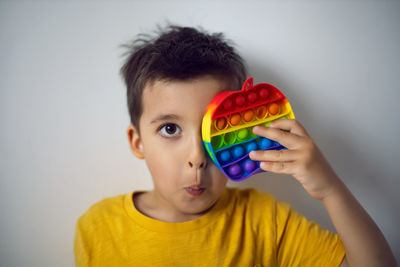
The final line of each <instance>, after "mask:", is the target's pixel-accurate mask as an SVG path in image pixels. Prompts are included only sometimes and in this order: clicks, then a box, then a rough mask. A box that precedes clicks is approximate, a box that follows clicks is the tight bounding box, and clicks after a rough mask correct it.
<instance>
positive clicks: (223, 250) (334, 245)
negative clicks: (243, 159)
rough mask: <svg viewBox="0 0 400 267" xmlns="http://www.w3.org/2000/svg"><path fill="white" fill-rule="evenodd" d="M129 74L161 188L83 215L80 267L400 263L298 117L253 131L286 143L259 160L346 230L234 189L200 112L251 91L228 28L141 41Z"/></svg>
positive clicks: (142, 150)
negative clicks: (209, 151) (231, 93)
mask: <svg viewBox="0 0 400 267" xmlns="http://www.w3.org/2000/svg"><path fill="white" fill-rule="evenodd" d="M121 73H122V75H123V77H124V79H125V83H126V86H127V96H128V107H129V112H130V116H131V125H130V126H129V127H128V129H127V135H128V138H129V143H130V147H131V150H132V152H133V154H134V155H135V156H136V157H137V158H139V159H145V160H146V164H147V166H148V168H149V171H150V173H151V176H152V179H153V183H154V189H153V190H152V191H143V192H138V191H135V192H133V193H130V194H126V195H121V196H117V197H113V198H108V199H105V200H103V201H101V202H99V203H97V204H95V205H93V206H92V207H91V208H90V209H89V210H88V211H87V212H86V213H85V214H84V215H82V216H81V218H80V219H79V220H78V223H77V228H76V237H75V247H74V248H75V257H76V264H77V266H395V265H396V262H395V260H394V257H393V255H392V252H391V251H390V248H389V246H388V244H387V242H386V240H385V239H384V237H383V235H382V233H381V232H380V231H379V229H378V227H377V226H376V225H375V223H374V222H373V221H372V219H371V218H370V217H369V216H368V214H367V213H366V212H365V211H364V209H363V208H362V207H361V205H360V204H358V202H357V201H356V200H355V198H354V197H353V196H352V194H351V193H350V191H349V190H348V189H347V188H346V186H345V185H344V184H343V183H342V182H341V180H340V179H339V178H338V177H337V175H336V174H335V172H334V171H333V170H332V168H331V167H330V165H329V164H328V162H327V161H326V160H325V158H324V157H323V155H322V154H321V152H320V151H319V149H318V148H317V146H316V145H315V144H314V143H313V141H312V140H311V138H310V137H309V135H308V134H307V132H306V131H305V129H304V128H303V127H302V126H301V125H300V123H298V122H297V121H295V120H277V121H275V122H274V123H272V124H271V126H270V127H268V128H266V127H255V128H254V133H255V134H257V135H260V136H264V137H267V138H270V139H272V140H275V141H277V142H279V143H281V144H282V145H284V146H286V147H287V148H288V149H287V150H282V151H255V152H252V153H251V155H250V157H251V158H252V159H253V160H257V161H260V162H261V167H262V168H263V169H264V170H266V171H270V172H275V173H286V174H291V175H292V176H293V177H294V178H295V179H297V180H298V181H299V182H300V183H301V184H302V185H303V187H304V189H305V190H306V191H307V192H308V193H309V194H310V195H311V196H312V197H313V198H315V199H317V200H320V201H322V203H323V204H324V205H325V207H326V209H327V211H328V213H329V215H330V217H331V219H332V222H333V224H334V226H335V228H336V230H337V232H338V235H336V234H333V233H331V232H329V231H326V230H323V229H321V228H320V227H319V226H318V225H317V224H315V223H313V222H309V221H307V220H306V219H305V218H304V217H303V216H301V215H300V214H298V213H296V212H295V211H294V210H292V209H291V208H290V206H289V205H288V204H285V203H281V202H277V201H275V200H274V199H273V197H272V196H271V195H269V194H267V193H263V192H260V191H258V190H255V189H246V190H239V189H235V188H227V187H225V186H226V182H227V178H226V177H225V176H224V175H223V173H222V172H221V171H219V169H218V168H217V167H216V166H215V165H214V164H213V163H212V161H211V160H210V158H209V157H208V156H207V155H206V152H205V149H204V147H203V143H202V137H201V124H202V117H203V115H204V112H205V110H206V107H207V105H208V103H209V102H210V101H211V99H212V98H213V97H214V96H215V95H216V94H218V93H219V92H221V91H223V90H234V89H240V88H241V85H242V83H243V82H244V80H245V78H246V69H245V66H244V63H243V60H242V59H241V57H240V56H239V55H238V54H236V52H235V51H234V49H233V48H232V47H231V46H229V45H228V44H227V42H226V41H225V40H224V39H223V36H222V34H213V35H209V34H207V33H205V32H201V31H199V30H196V29H193V28H188V27H177V26H170V27H168V28H167V29H166V31H165V32H161V33H160V35H159V36H158V37H157V38H154V39H149V38H147V39H143V38H142V37H141V38H139V39H138V40H137V41H136V42H134V43H133V45H132V46H131V47H130V51H129V57H128V58H127V60H126V62H125V64H124V66H123V67H122V68H121Z"/></svg>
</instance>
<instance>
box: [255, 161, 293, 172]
mask: <svg viewBox="0 0 400 267" xmlns="http://www.w3.org/2000/svg"><path fill="white" fill-rule="evenodd" d="M295 166H296V165H295V163H294V162H271V161H263V162H261V163H260V168H261V169H263V170H264V171H268V172H274V173H281V174H290V175H292V174H293V173H295V170H294V169H295Z"/></svg>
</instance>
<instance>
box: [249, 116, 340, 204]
mask: <svg viewBox="0 0 400 267" xmlns="http://www.w3.org/2000/svg"><path fill="white" fill-rule="evenodd" d="M253 132H254V134H256V135H259V136H263V137H266V138H268V139H271V140H273V141H277V142H279V143H280V144H281V145H283V146H285V147H287V149H283V150H267V151H252V152H250V158H251V159H252V160H255V161H261V163H260V167H261V169H263V170H265V171H269V172H274V173H285V174H290V175H292V176H293V177H294V178H296V179H297V180H298V181H299V182H300V183H301V184H302V185H303V187H304V188H305V190H306V191H307V192H308V193H309V194H310V195H311V196H312V197H313V198H315V199H319V200H323V199H324V198H325V197H326V196H327V195H328V194H329V193H330V192H332V190H333V189H335V188H336V187H337V186H339V184H340V180H339V177H337V175H336V174H335V172H334V171H333V169H332V168H331V166H330V165H329V163H328V161H327V160H326V159H325V158H324V156H323V155H322V153H321V151H320V150H319V149H318V147H317V146H316V145H315V143H314V142H313V140H311V138H310V136H309V135H308V133H307V132H306V130H305V129H304V127H303V126H302V125H301V124H300V123H299V122H297V121H296V120H291V119H281V120H277V121H274V122H273V123H271V125H270V126H269V127H263V126H257V127H254V128H253Z"/></svg>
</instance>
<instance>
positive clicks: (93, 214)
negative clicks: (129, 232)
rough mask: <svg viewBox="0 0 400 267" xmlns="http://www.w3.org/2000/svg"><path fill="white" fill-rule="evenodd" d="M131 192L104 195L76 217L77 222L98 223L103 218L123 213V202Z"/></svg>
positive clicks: (103, 219)
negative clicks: (111, 195)
mask: <svg viewBox="0 0 400 267" xmlns="http://www.w3.org/2000/svg"><path fill="white" fill-rule="evenodd" d="M131 195H132V193H126V194H120V195H116V196H113V197H106V198H103V199H102V200H100V201H98V202H96V203H94V204H92V205H91V206H90V207H89V208H88V209H87V210H86V211H85V212H84V213H83V214H82V215H81V216H80V217H79V219H78V224H86V225H87V224H93V225H96V224H99V223H101V222H103V221H105V219H107V218H110V217H114V216H120V215H121V214H122V213H124V203H125V201H126V199H127V198H128V197H129V196H131Z"/></svg>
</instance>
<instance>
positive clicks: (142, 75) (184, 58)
mask: <svg viewBox="0 0 400 267" xmlns="http://www.w3.org/2000/svg"><path fill="white" fill-rule="evenodd" d="M229 42H230V41H229V40H226V39H225V38H224V35H223V34H222V33H214V34H208V33H207V32H205V31H204V30H202V29H200V30H199V29H195V28H191V27H180V26H176V25H168V26H167V27H166V28H165V29H162V28H161V27H160V26H159V27H158V32H157V36H156V37H152V36H151V35H149V34H138V35H137V39H136V40H134V41H133V42H132V43H130V44H124V45H122V47H125V48H128V51H127V52H126V53H124V55H126V54H128V57H127V59H126V61H125V63H124V65H123V66H122V67H121V70H120V74H121V75H122V77H123V79H124V81H125V84H126V87H127V98H128V99H127V100H128V109H129V115H130V119H131V123H132V125H133V126H135V128H136V129H137V130H138V131H139V132H140V129H139V119H140V116H141V115H142V110H143V107H142V93H143V89H144V88H145V86H146V85H147V84H148V83H152V82H154V81H157V80H165V81H173V80H189V79H193V78H197V77H200V76H203V75H207V74H211V75H217V76H222V77H224V78H228V79H229V80H230V81H231V82H233V86H235V87H236V88H231V89H232V90H236V89H240V86H241V85H242V84H243V82H244V81H245V79H246V67H245V63H244V61H243V59H242V58H241V57H240V56H239V54H237V53H236V51H235V49H234V48H233V47H232V46H230V45H229V44H228V43H229Z"/></svg>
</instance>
